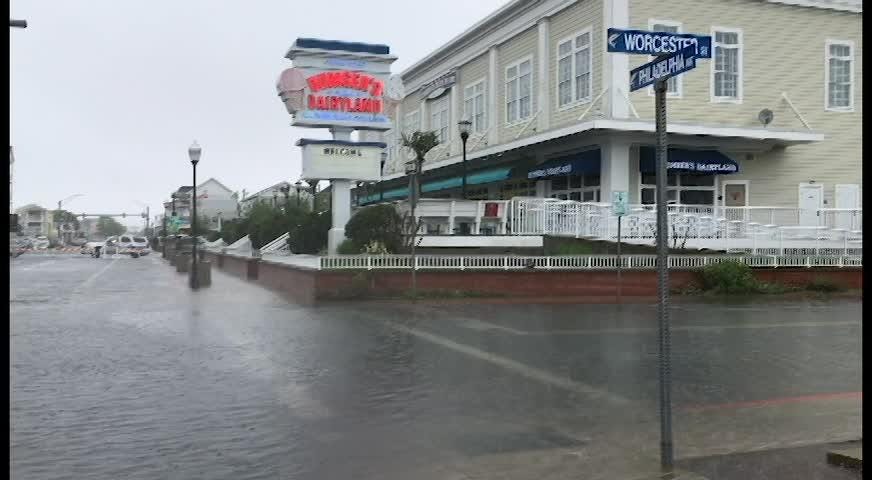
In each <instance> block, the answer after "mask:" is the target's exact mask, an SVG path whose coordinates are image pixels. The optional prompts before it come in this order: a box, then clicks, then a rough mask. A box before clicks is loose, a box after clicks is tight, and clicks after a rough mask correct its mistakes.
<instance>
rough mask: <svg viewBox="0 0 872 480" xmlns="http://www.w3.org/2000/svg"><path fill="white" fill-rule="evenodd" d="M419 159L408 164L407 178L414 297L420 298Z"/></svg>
mask: <svg viewBox="0 0 872 480" xmlns="http://www.w3.org/2000/svg"><path fill="white" fill-rule="evenodd" d="M418 164H419V162H418V159H417V158H416V159H415V160H412V161H410V162H406V176H408V177H409V209H410V210H411V220H412V242H411V243H412V245H411V247H412V296H413V298H418V276H417V273H418V272H417V268H415V267H416V266H417V263H418V262H417V258H416V257H415V247H416V243H417V242H416V241H415V240H416V239H417V236H418V220H417V219H416V218H415V204H416V203H417V200H418V198H417V197H418V195H417V194H416V189H415V182H416V180H417V177H418Z"/></svg>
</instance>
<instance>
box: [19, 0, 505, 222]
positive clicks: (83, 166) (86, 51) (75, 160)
mask: <svg viewBox="0 0 872 480" xmlns="http://www.w3.org/2000/svg"><path fill="white" fill-rule="evenodd" d="M11 3H12V4H11V17H12V18H16V19H26V20H27V22H28V27H27V29H24V30H21V29H11V32H10V33H11V42H12V46H11V56H12V62H11V69H12V74H11V102H12V110H11V138H12V142H11V143H12V145H13V146H14V149H15V157H16V163H15V170H14V182H15V184H14V190H13V193H14V199H13V201H14V205H15V206H16V207H17V206H21V205H24V204H26V203H37V204H40V205H42V206H45V207H49V208H54V207H55V206H56V205H57V201H58V200H61V199H63V198H65V197H67V196H69V195H73V194H77V193H82V194H84V195H85V196H83V197H80V198H77V199H75V200H72V201H71V202H70V203H69V205H68V208H69V209H70V210H72V211H75V212H77V213H81V212H86V213H103V212H107V213H109V212H114V211H127V212H141V211H143V210H144V208H143V207H142V206H141V204H140V203H138V202H143V203H145V204H148V205H150V206H151V210H152V213H155V212H157V211H158V210H159V209H160V208H161V207H160V205H161V202H162V200H164V199H167V198H168V197H169V193H170V192H171V191H172V190H174V189H175V188H176V187H178V186H179V185H183V184H185V185H187V184H190V179H191V166H190V163H189V161H188V158H187V148H188V146H189V145H190V144H191V142H192V141H193V140H194V139H196V140H197V141H198V142H199V143H200V145H201V146H202V147H203V158H202V160H201V162H200V164H199V166H198V169H197V170H198V171H197V176H198V179H202V180H205V179H207V178H209V177H215V178H217V179H218V180H219V181H221V182H223V183H224V184H225V185H227V186H228V187H229V188H231V189H233V190H240V191H241V190H242V189H246V190H248V191H249V192H251V191H255V190H258V189H261V188H264V187H266V186H269V185H272V184H274V183H276V182H278V181H281V180H285V179H292V180H293V179H296V178H297V176H298V175H299V173H300V154H299V148H298V147H295V146H294V143H295V142H296V140H297V139H298V138H300V137H301V136H307V137H313V138H328V137H329V134H328V133H327V132H326V131H321V130H308V129H299V128H292V127H290V125H289V124H290V117H289V116H288V114H287V112H286V111H285V109H284V106H283V105H282V104H281V102H280V101H279V99H278V97H277V95H276V90H275V82H276V79H277V78H278V74H279V73H280V72H281V71H282V70H283V69H284V68H286V67H288V66H290V61H289V60H287V59H285V58H284V54H285V52H286V51H287V49H288V47H289V46H290V45H291V43H292V42H293V41H294V39H295V38H297V37H318V38H325V39H336V40H352V41H361V42H369V43H385V44H388V45H390V46H391V53H393V54H395V55H397V56H398V57H399V60H397V62H396V63H394V67H393V71H394V72H400V71H401V70H403V69H404V68H406V67H407V66H409V65H411V64H412V63H414V62H416V61H417V60H419V59H420V58H421V57H423V56H424V55H426V54H427V53H429V52H431V51H432V50H434V49H435V48H437V47H439V46H440V45H442V44H443V43H445V42H446V41H447V40H449V39H451V38H452V37H454V36H455V35H457V34H459V33H460V32H462V31H463V30H465V29H466V28H468V27H469V26H471V25H472V24H473V23H475V22H476V21H478V20H479V19H481V18H483V17H484V16H486V15H487V14H489V13H491V12H492V11H494V10H496V9H497V8H499V6H500V5H503V4H505V3H506V0H440V1H439V2H436V3H433V2H423V1H418V0H367V1H352V0H319V1H311V2H305V1H301V0H285V1H275V0H250V1H239V0H222V1H219V0H150V1H147V2H143V1H133V0H80V1H69V0H12V2H11ZM126 223H127V224H128V225H131V226H136V225H141V222H139V221H137V220H130V219H128V220H127V222H126Z"/></svg>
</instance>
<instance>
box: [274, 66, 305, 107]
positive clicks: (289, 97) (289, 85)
mask: <svg viewBox="0 0 872 480" xmlns="http://www.w3.org/2000/svg"><path fill="white" fill-rule="evenodd" d="M305 88H306V78H305V77H304V76H303V73H302V72H301V71H299V70H297V69H296V68H288V69H286V70H285V71H283V72H282V74H281V75H279V81H278V83H276V90H278V92H279V98H281V99H282V103H284V104H285V108H287V109H288V113H290V114H291V115H293V114H294V113H296V112H297V111H299V110H302V109H303V107H304V106H305V105H304V104H303V100H304V98H305V96H304V94H303V90H305Z"/></svg>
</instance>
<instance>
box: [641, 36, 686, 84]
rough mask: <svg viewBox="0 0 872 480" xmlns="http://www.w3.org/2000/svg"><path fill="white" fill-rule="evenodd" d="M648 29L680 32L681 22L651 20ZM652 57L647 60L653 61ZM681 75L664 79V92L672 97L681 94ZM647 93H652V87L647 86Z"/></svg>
mask: <svg viewBox="0 0 872 480" xmlns="http://www.w3.org/2000/svg"><path fill="white" fill-rule="evenodd" d="M648 30H650V31H652V32H669V33H681V23H678V22H672V21H669V20H651V21H649V22H648ZM653 60H654V57H648V61H649V62H650V61H653ZM681 77H682V76H681V75H676V76H674V77H671V78H669V79H668V80H666V94H667V95H669V96H673V97H680V96H681V87H682V82H681ZM648 93H649V94H650V95H654V87H648Z"/></svg>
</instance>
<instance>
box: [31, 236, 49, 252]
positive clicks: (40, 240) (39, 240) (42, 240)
mask: <svg viewBox="0 0 872 480" xmlns="http://www.w3.org/2000/svg"><path fill="white" fill-rule="evenodd" d="M50 243H51V242H49V241H48V238H47V237H46V236H45V235H39V236H38V237H36V239H34V241H33V248H35V249H36V250H45V249H47V248H48V247H49V245H50Z"/></svg>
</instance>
